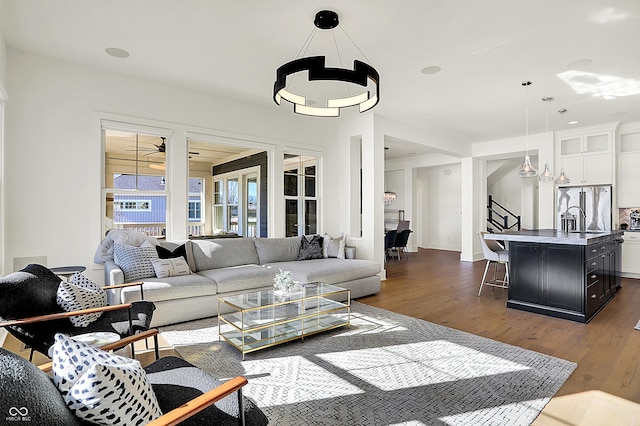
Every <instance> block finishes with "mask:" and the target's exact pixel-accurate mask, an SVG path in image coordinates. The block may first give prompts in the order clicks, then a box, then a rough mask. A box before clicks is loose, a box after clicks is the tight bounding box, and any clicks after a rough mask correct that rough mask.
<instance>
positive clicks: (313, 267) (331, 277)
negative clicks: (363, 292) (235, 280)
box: [267, 258, 380, 284]
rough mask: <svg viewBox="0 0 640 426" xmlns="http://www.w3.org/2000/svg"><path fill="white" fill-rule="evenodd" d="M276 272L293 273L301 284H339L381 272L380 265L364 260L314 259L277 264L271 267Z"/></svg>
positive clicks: (294, 277)
mask: <svg viewBox="0 0 640 426" xmlns="http://www.w3.org/2000/svg"><path fill="white" fill-rule="evenodd" d="M267 266H271V267H272V268H273V269H275V270H276V271H277V270H278V269H282V270H284V271H291V274H292V275H293V279H294V280H296V281H300V282H301V283H303V284H304V283H313V282H324V283H327V284H338V283H341V282H345V281H352V280H357V279H359V278H366V277H371V276H374V275H376V274H378V273H379V272H380V264H379V263H376V262H372V261H370V260H363V259H332V258H330V259H314V260H305V261H303V262H277V263H272V264H270V265H267Z"/></svg>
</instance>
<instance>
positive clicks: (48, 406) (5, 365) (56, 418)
mask: <svg viewBox="0 0 640 426" xmlns="http://www.w3.org/2000/svg"><path fill="white" fill-rule="evenodd" d="M0 365H2V368H0V389H2V398H0V415H2V418H5V417H6V416H9V417H16V419H15V421H13V420H11V421H9V420H8V419H7V423H11V424H32V425H68V426H80V425H83V424H86V423H83V422H82V421H81V420H80V419H78V418H77V417H76V416H74V415H73V413H71V411H69V408H68V407H67V405H66V404H65V402H64V399H63V398H62V395H60V392H59V391H58V389H57V388H56V386H55V385H54V384H53V382H52V381H51V379H50V378H49V376H47V374H46V373H43V372H42V371H40V369H39V368H38V367H36V366H35V365H33V364H32V363H30V362H28V361H27V360H25V359H24V358H22V357H20V356H18V355H16V354H14V353H13V352H9V351H7V350H6V349H3V348H0ZM12 408H14V409H13V410H12ZM25 413H26V415H27V416H28V417H29V418H30V420H31V421H30V422H26V423H25V422H22V421H21V417H20V418H18V416H20V415H21V414H25Z"/></svg>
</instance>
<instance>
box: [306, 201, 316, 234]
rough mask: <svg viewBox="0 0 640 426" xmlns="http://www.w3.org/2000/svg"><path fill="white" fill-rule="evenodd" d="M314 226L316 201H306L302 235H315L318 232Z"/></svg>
mask: <svg viewBox="0 0 640 426" xmlns="http://www.w3.org/2000/svg"><path fill="white" fill-rule="evenodd" d="M316 224H317V217H316V200H306V201H305V202H304V233H305V234H307V235H311V234H316V233H317V232H318V229H317V225H316Z"/></svg>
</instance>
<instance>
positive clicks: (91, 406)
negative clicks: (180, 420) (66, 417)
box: [53, 334, 162, 425]
mask: <svg viewBox="0 0 640 426" xmlns="http://www.w3.org/2000/svg"><path fill="white" fill-rule="evenodd" d="M53 380H54V383H55V384H56V386H58V388H59V389H60V391H61V393H62V396H63V398H64V400H65V402H66V404H67V406H68V407H69V408H70V409H71V411H72V412H73V413H74V414H75V415H76V416H78V417H79V418H81V419H84V420H87V421H90V422H92V423H96V424H104V425H111V424H122V425H134V424H146V423H148V422H150V421H151V420H153V419H156V418H158V417H159V416H161V415H162V412H161V410H160V406H159V405H158V400H157V398H156V395H155V393H154V392H153V389H152V387H151V384H150V383H149V380H148V379H147V374H146V372H145V371H144V369H143V368H142V366H141V365H140V363H139V362H138V361H136V360H132V359H129V358H125V357H121V356H117V355H113V354H110V353H108V352H105V351H102V350H100V349H98V348H94V347H92V346H89V345H87V344H85V343H82V342H77V341H75V340H73V339H71V338H69V337H67V336H65V335H62V334H58V335H56V343H55V344H54V350H53Z"/></svg>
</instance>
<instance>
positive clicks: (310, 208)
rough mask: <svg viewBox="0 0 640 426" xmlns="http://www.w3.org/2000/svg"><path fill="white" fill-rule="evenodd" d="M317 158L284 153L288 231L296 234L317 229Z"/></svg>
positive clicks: (314, 231) (313, 232) (316, 230)
mask: <svg viewBox="0 0 640 426" xmlns="http://www.w3.org/2000/svg"><path fill="white" fill-rule="evenodd" d="M316 163H317V161H316V158H315V157H311V156H306V155H292V154H285V156H284V198H285V235H286V236H287V237H294V236H298V235H303V234H304V235H310V234H315V233H317V232H318V199H317V190H318V189H317V173H316Z"/></svg>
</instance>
